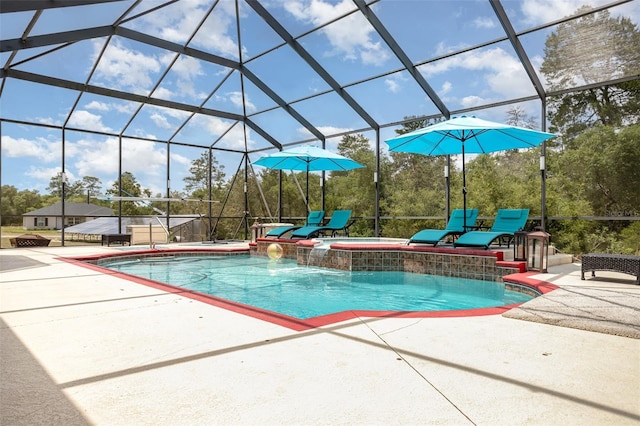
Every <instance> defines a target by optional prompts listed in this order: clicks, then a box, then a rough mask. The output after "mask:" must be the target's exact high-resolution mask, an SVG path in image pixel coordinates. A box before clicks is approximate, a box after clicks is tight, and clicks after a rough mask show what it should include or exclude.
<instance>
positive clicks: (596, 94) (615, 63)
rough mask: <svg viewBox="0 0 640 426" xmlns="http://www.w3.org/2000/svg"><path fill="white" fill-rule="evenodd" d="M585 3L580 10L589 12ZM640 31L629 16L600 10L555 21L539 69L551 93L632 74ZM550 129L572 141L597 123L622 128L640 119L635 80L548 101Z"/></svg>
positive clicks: (639, 63)
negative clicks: (555, 23)
mask: <svg viewBox="0 0 640 426" xmlns="http://www.w3.org/2000/svg"><path fill="white" fill-rule="evenodd" d="M589 9H590V7H589V6H583V7H582V8H581V9H579V10H578V13H580V12H584V11H585V10H589ZM638 46H640V32H638V28H637V26H636V24H634V23H633V21H632V20H631V19H630V18H627V17H618V18H612V17H611V16H610V14H609V11H607V10H605V11H601V12H597V13H593V14H589V15H585V16H584V17H582V18H579V19H576V20H573V21H569V22H565V23H562V24H560V25H558V27H557V29H556V30H555V31H554V32H553V33H551V34H550V35H549V37H548V38H547V40H546V43H545V58H544V61H543V63H542V66H541V67H540V71H541V72H542V74H543V75H544V76H545V78H546V80H547V83H548V85H549V87H548V90H549V91H561V90H564V89H568V88H571V87H576V86H579V85H584V84H598V83H602V82H606V81H608V80H614V79H618V78H620V77H625V76H630V75H636V74H637V72H638V69H640V49H638ZM548 111H549V113H548V116H549V119H550V121H551V127H550V129H551V131H552V132H560V133H562V134H563V137H564V140H565V141H566V140H569V141H570V140H571V139H573V137H575V136H576V135H578V134H580V133H581V132H582V131H583V130H584V129H587V128H591V127H594V126H597V125H607V126H620V125H622V124H624V123H625V122H626V123H636V122H638V119H639V118H640V82H639V81H638V80H635V81H631V82H625V83H620V84H613V85H608V86H604V85H602V86H599V87H593V88H590V89H588V90H584V91H580V92H569V93H565V94H562V95H558V96H553V97H550V98H549V99H548Z"/></svg>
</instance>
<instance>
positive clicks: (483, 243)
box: [453, 209, 529, 249]
mask: <svg viewBox="0 0 640 426" xmlns="http://www.w3.org/2000/svg"><path fill="white" fill-rule="evenodd" d="M528 218H529V209H500V210H498V214H496V219H495V221H494V222H493V226H491V229H490V230H489V231H488V232H484V231H470V232H467V233H466V234H463V235H461V236H460V238H458V239H457V240H456V241H455V242H454V243H453V246H454V247H482V248H485V249H488V248H489V246H490V245H491V243H492V242H494V241H496V240H498V239H500V238H505V237H507V238H509V240H510V239H511V238H512V237H513V234H514V233H515V232H517V231H520V230H522V229H524V226H525V224H526V223H527V219H528ZM507 246H508V244H507Z"/></svg>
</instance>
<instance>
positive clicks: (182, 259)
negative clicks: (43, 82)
mask: <svg viewBox="0 0 640 426" xmlns="http://www.w3.org/2000/svg"><path fill="white" fill-rule="evenodd" d="M100 266H103V267H106V268H109V269H113V270H117V271H121V272H125V273H127V274H131V275H136V276H139V277H143V278H149V279H152V280H155V281H161V282H164V283H167V284H171V285H173V286H177V287H182V288H185V289H189V290H194V291H197V292H201V293H206V294H209V295H213V296H217V297H220V298H223V299H226V300H232V301H235V302H240V303H244V304H247V305H251V306H255V307H258V308H261V309H266V310H269V311H273V312H278V313H281V314H285V315H289V316H292V317H296V318H300V319H307V318H312V317H316V316H320V315H326V314H331V313H336V312H342V311H350V310H372V311H442V310H461V309H474V308H488V307H495V306H505V305H511V304H516V303H523V302H526V301H528V300H531V297H530V296H528V295H525V294H522V293H519V292H514V291H509V290H505V289H504V286H503V285H502V283H495V282H489V281H482V280H471V279H462V278H451V277H441V276H434V275H423V274H413V273H408V272H349V271H338V270H334V269H325V268H316V267H307V266H299V265H297V263H296V261H294V260H286V259H281V260H279V261H273V260H270V259H269V258H265V257H260V256H250V255H246V256H244V255H242V256H206V257H205V256H176V257H175V258H172V257H169V258H167V257H156V258H153V257H147V258H140V259H135V260H126V261H122V260H121V261H117V260H114V261H109V262H103V263H100Z"/></svg>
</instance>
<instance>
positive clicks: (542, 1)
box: [520, 0, 640, 25]
mask: <svg viewBox="0 0 640 426" xmlns="http://www.w3.org/2000/svg"><path fill="white" fill-rule="evenodd" d="M608 3H611V1H610V0H590V1H589V2H585V1H584V0H524V1H521V2H520V11H521V12H522V14H523V15H524V18H523V21H524V23H525V24H527V25H538V24H543V23H547V22H551V21H556V20H558V19H561V18H564V17H567V16H571V15H574V14H575V13H576V11H577V10H578V9H579V8H580V7H582V6H585V5H588V6H591V7H594V8H595V7H600V6H603V5H606V4H608ZM610 12H611V15H612V16H630V17H632V16H634V15H635V17H636V18H635V19H634V22H636V23H637V22H638V16H640V15H639V13H640V6H639V4H638V2H637V1H636V2H629V3H626V4H624V5H620V6H618V7H614V8H611V9H610Z"/></svg>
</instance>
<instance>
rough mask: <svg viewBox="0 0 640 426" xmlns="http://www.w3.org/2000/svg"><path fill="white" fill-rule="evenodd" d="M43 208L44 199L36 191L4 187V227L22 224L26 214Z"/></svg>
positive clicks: (10, 186) (9, 186)
mask: <svg viewBox="0 0 640 426" xmlns="http://www.w3.org/2000/svg"><path fill="white" fill-rule="evenodd" d="M43 206H44V204H43V197H42V195H40V193H39V192H38V191H36V190H28V189H27V190H22V191H18V188H16V187H15V186H12V185H3V186H2V225H18V224H22V218H21V216H22V215H23V214H24V213H27V212H30V211H32V210H36V209H39V208H41V207H43Z"/></svg>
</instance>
